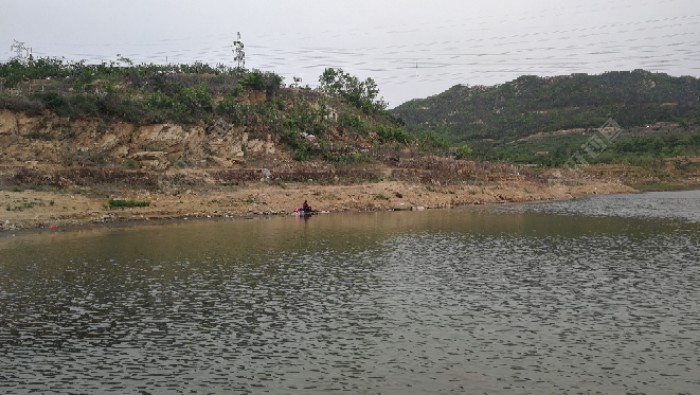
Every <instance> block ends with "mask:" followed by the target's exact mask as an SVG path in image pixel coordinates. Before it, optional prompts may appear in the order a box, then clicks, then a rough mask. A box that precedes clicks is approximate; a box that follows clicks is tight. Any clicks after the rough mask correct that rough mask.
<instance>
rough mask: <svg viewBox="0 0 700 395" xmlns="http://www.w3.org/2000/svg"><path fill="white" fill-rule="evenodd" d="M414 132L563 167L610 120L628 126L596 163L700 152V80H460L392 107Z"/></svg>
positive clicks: (642, 75)
mask: <svg viewBox="0 0 700 395" xmlns="http://www.w3.org/2000/svg"><path fill="white" fill-rule="evenodd" d="M392 113H393V114H394V115H395V116H397V117H400V118H401V119H402V120H403V121H404V122H405V125H406V127H407V128H408V129H409V130H410V131H411V132H412V133H414V134H415V135H417V136H425V135H437V136H440V137H442V138H444V139H445V140H447V141H449V142H450V143H451V144H455V145H458V144H464V143H467V144H469V146H471V148H472V153H471V157H473V158H478V159H483V160H503V161H513V162H519V163H535V164H541V165H551V166H558V165H562V164H563V163H565V162H566V161H567V160H568V159H569V158H570V157H571V156H572V155H573V154H575V153H576V152H577V151H578V152H580V151H581V146H582V145H583V144H585V143H586V141H587V140H588V139H589V138H591V136H592V135H593V134H594V133H595V130H596V128H599V127H600V126H601V125H603V124H604V123H605V122H606V121H607V120H608V119H610V118H612V119H614V120H615V121H617V123H619V124H620V125H622V126H623V127H624V128H625V129H626V130H627V131H628V132H629V131H633V132H632V133H625V134H624V135H623V136H621V137H620V138H619V139H618V140H617V141H616V142H615V144H614V145H611V146H610V147H609V149H606V150H605V152H603V153H602V154H601V155H598V156H596V157H595V158H591V161H592V162H598V163H655V162H658V160H660V158H662V157H669V156H683V155H697V154H698V153H700V145H698V136H699V135H700V80H699V79H697V78H692V77H671V76H669V75H666V74H660V73H650V72H647V71H643V70H635V71H632V72H608V73H605V74H602V75H587V74H574V75H569V76H559V77H535V76H522V77H520V78H518V79H516V80H514V81H511V82H508V83H505V84H502V85H496V86H492V87H485V86H473V87H469V86H463V85H457V86H454V87H452V88H450V89H449V90H447V91H445V92H443V93H441V94H439V95H435V96H432V97H429V98H426V99H416V100H412V101H409V102H407V103H404V104H402V105H400V106H398V107H397V108H395V109H393V110H392Z"/></svg>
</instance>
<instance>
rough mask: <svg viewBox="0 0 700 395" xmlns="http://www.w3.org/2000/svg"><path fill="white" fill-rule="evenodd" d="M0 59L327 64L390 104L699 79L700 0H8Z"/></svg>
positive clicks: (276, 67) (312, 79)
mask: <svg viewBox="0 0 700 395" xmlns="http://www.w3.org/2000/svg"><path fill="white" fill-rule="evenodd" d="M0 6H1V7H0V10H1V11H0V61H7V60H9V59H10V58H11V57H12V56H13V55H14V53H13V52H12V51H11V50H10V49H11V46H12V44H13V40H17V41H20V42H23V43H24V44H25V46H26V47H29V48H31V49H32V52H33V54H34V56H42V57H43V56H50V57H65V58H66V59H68V60H86V61H87V62H88V63H93V62H94V63H99V62H102V61H106V62H109V61H116V60H117V55H118V54H120V55H122V56H125V57H127V58H129V59H131V60H132V61H134V62H136V63H142V62H145V63H192V62H195V61H201V62H205V63H209V64H211V65H216V64H219V63H221V64H226V65H230V66H234V60H233V52H232V50H233V41H234V40H236V36H237V33H238V32H240V33H241V39H242V41H243V43H244V44H245V52H246V67H247V68H249V69H259V70H262V71H272V72H275V73H277V74H279V75H281V76H283V77H284V78H285V82H286V83H287V84H290V83H292V82H293V78H294V77H301V78H302V84H303V85H306V84H308V85H310V86H312V87H315V86H317V84H318V78H319V76H320V75H321V73H322V72H323V70H324V69H325V68H327V67H334V68H342V69H343V70H344V71H346V72H349V73H351V74H353V75H356V76H357V77H359V78H361V79H365V78H368V77H371V78H373V79H374V80H375V81H376V82H377V84H378V85H379V88H380V95H381V96H383V97H384V99H385V100H386V101H387V102H388V103H389V106H390V107H394V106H397V105H399V104H401V103H403V102H405V101H408V100H410V99H414V98H424V97H427V96H431V95H435V94H439V93H440V92H443V91H445V90H446V89H448V88H450V87H451V86H453V85H456V84H462V85H469V86H474V85H494V84H499V83H504V82H507V81H510V80H513V79H515V78H517V77H518V76H520V75H525V74H528V75H539V76H553V75H568V74H572V73H588V74H599V73H603V72H606V71H617V70H634V69H640V68H641V69H646V70H649V71H653V72H664V73H668V74H671V75H675V76H680V75H692V76H695V77H700V1H698V0H654V1H647V0H559V1H550V0H538V1H535V0H490V1H484V0H481V1H471V0H432V1H426V0H420V1H418V0H400V1H398V0H384V1H382V0H352V1H347V0H295V1H290V0H256V1H252V0H240V1H239V0H197V1H176V0H119V1H114V0H0Z"/></svg>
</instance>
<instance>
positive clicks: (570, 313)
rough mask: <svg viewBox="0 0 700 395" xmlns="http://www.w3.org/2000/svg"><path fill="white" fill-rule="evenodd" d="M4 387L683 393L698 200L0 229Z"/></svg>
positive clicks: (692, 381) (697, 367)
mask: <svg viewBox="0 0 700 395" xmlns="http://www.w3.org/2000/svg"><path fill="white" fill-rule="evenodd" d="M0 393H2V394H29V393H41V394H78V393H86V394H96V393H107V394H108V393H114V394H127V393H128V394H173V393H183V394H247V393H272V394H315V393H328V394H334V393H351V394H447V393H460V394H461V393H468V394H484V393H486V394H698V393H700V192H698V191H694V192H667V193H649V194H639V195H619V196H597V197H592V198H586V199H578V200H572V201H566V202H551V203H538V204H527V205H504V206H493V207H479V208H464V209H452V210H436V211H426V212H417V213H416V212H396V213H372V214H329V215H319V216H315V217H312V218H309V219H308V220H303V219H298V218H292V217H286V218H281V217H278V218H269V219H267V218H258V219H252V220H242V219H237V220H227V221H205V222H189V223H188V222H182V223H174V224H159V225H144V226H136V227H117V228H97V229H87V230H82V231H76V232H65V233H63V232H59V233H40V234H20V235H17V236H15V237H13V236H11V235H9V234H4V235H0Z"/></svg>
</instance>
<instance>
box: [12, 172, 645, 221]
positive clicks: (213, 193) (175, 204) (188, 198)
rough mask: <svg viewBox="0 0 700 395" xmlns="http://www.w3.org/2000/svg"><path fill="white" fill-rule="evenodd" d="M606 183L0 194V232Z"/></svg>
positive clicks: (517, 195)
mask: <svg viewBox="0 0 700 395" xmlns="http://www.w3.org/2000/svg"><path fill="white" fill-rule="evenodd" d="M630 191H632V189H631V188H629V187H627V186H625V185H622V184H619V183H610V182H590V183H586V184H576V185H574V184H569V185H567V184H566V183H542V182H533V181H505V182H491V183H483V184H481V185H476V184H474V185H469V184H464V185H451V186H446V187H436V186H431V185H423V184H416V183H410V182H405V181H380V182H366V183H361V184H354V185H318V184H311V183H288V184H281V183H269V182H258V183H253V184H248V185H245V186H230V187H225V188H215V189H208V190H207V189H199V190H187V191H184V192H182V193H178V194H175V195H173V194H165V193H159V192H149V191H143V190H142V191H137V190H132V191H125V192H124V193H123V194H122V195H114V196H113V197H115V198H122V199H127V200H133V201H142V202H148V203H149V205H148V206H147V207H135V208H124V209H120V208H110V207H109V205H108V202H109V198H108V197H107V196H104V197H97V196H87V195H85V194H76V193H70V192H65V191H42V190H31V189H27V190H22V189H20V188H15V189H13V190H4V191H0V209H1V210H2V211H0V229H2V230H15V229H28V228H33V229H42V228H43V229H57V228H58V229H60V228H64V227H66V226H79V225H87V224H93V223H108V222H115V221H134V220H136V221H146V220H156V219H167V218H186V217H188V218H207V217H228V216H231V217H236V216H247V215H287V214H290V213H292V212H293V211H294V209H295V208H297V207H299V206H301V204H302V203H303V201H304V200H308V201H309V203H310V204H311V205H312V207H313V208H314V209H316V210H322V211H328V212H346V211H350V212H352V211H380V210H424V209H433V208H447V207H455V206H462V205H469V204H485V203H500V202H525V201H535V200H550V199H570V198H572V197H575V196H581V195H588V194H594V193H621V192H630Z"/></svg>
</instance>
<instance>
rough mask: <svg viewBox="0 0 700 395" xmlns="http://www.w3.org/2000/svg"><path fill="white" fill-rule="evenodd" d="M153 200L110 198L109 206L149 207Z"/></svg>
mask: <svg viewBox="0 0 700 395" xmlns="http://www.w3.org/2000/svg"><path fill="white" fill-rule="evenodd" d="M150 205H151V202H147V201H139V200H125V199H109V203H108V207H109V208H110V209H113V208H132V207H148V206H150Z"/></svg>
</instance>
